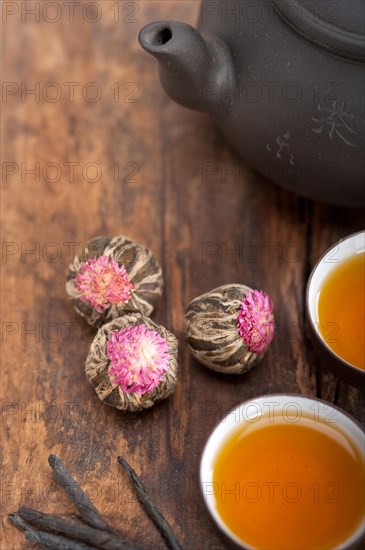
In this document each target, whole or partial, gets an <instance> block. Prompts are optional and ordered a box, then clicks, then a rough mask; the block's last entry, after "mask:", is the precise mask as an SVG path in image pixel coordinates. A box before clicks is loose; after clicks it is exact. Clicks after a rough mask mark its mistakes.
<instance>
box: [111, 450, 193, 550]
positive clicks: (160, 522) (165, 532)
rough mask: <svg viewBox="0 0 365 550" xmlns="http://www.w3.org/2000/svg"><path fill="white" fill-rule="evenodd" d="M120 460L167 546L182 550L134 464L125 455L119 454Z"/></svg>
mask: <svg viewBox="0 0 365 550" xmlns="http://www.w3.org/2000/svg"><path fill="white" fill-rule="evenodd" d="M118 462H119V464H120V465H121V466H122V467H123V469H124V471H125V472H126V473H127V476H128V478H129V479H130V481H131V483H132V485H133V488H134V490H135V492H136V494H137V496H138V498H139V500H140V502H141V504H142V506H143V507H144V509H145V510H146V512H147V514H148V515H149V516H150V518H151V519H152V521H153V523H154V524H155V525H156V527H157V528H158V530H159V531H160V533H161V535H162V537H163V539H164V540H165V542H166V544H167V546H168V547H169V548H170V549H171V550H182V549H181V546H180V544H179V542H178V541H177V539H176V537H175V535H174V533H173V532H172V529H171V527H170V525H169V524H168V523H167V521H166V519H165V518H164V516H163V515H162V513H161V512H160V510H159V509H158V508H156V506H155V505H154V503H153V502H152V500H151V498H150V496H149V495H148V493H147V490H146V488H145V486H144V484H143V482H142V480H141V479H140V477H139V476H138V474H137V473H136V472H135V470H133V468H132V466H130V465H129V464H128V462H127V461H126V459H125V458H124V457H123V456H118Z"/></svg>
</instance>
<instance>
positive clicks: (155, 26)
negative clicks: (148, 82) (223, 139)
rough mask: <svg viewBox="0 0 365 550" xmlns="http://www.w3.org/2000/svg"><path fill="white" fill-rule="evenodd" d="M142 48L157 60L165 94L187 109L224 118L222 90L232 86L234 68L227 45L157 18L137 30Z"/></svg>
mask: <svg viewBox="0 0 365 550" xmlns="http://www.w3.org/2000/svg"><path fill="white" fill-rule="evenodd" d="M139 42H140V44H141V46H142V48H143V49H144V50H146V51H147V52H148V53H150V54H151V55H153V56H154V57H155V58H156V59H157V61H158V62H159V74H160V80H161V84H162V86H163V88H164V89H165V91H166V93H167V94H168V95H169V96H170V97H171V98H172V99H174V100H175V101H176V102H177V103H180V104H181V105H183V106H185V107H189V108H190V109H195V110H198V111H205V112H208V113H210V114H213V115H216V116H219V117H223V116H226V115H227V114H228V112H229V110H230V105H229V103H228V102H226V101H225V100H224V99H223V98H224V94H222V93H221V92H222V89H223V87H224V89H233V88H234V86H235V76H234V75H235V71H234V67H233V62H232V58H231V54H230V51H229V49H228V47H227V45H226V44H225V43H224V42H223V41H222V40H221V39H220V38H218V37H217V36H214V35H210V36H207V37H206V38H203V37H202V35H201V34H200V33H199V32H198V31H197V30H195V29H194V28H193V27H191V26H190V25H187V24H186V23H181V22H179V21H159V22H156V23H150V24H149V25H146V26H145V27H144V28H143V29H142V30H141V32H140V33H139Z"/></svg>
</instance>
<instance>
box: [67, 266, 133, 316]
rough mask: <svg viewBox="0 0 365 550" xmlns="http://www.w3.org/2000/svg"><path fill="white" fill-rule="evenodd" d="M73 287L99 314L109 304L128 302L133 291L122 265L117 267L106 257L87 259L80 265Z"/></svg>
mask: <svg viewBox="0 0 365 550" xmlns="http://www.w3.org/2000/svg"><path fill="white" fill-rule="evenodd" d="M75 285H76V288H77V290H78V291H79V292H80V293H81V300H82V301H83V302H86V301H89V302H90V304H91V305H92V306H93V307H94V308H95V309H96V311H97V312H99V313H103V311H104V310H105V309H106V308H107V307H108V306H110V305H111V304H120V303H122V302H128V301H129V299H130V298H131V296H132V291H133V289H134V285H133V284H132V283H131V282H130V281H129V277H128V275H127V272H126V269H125V267H124V265H121V266H119V265H118V263H117V262H116V261H115V260H113V259H111V258H109V257H108V256H100V257H99V258H89V259H88V260H87V261H86V262H84V263H82V264H81V267H80V272H79V273H78V274H77V275H76V279H75Z"/></svg>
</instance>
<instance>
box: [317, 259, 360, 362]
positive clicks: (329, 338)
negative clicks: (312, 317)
mask: <svg viewBox="0 0 365 550" xmlns="http://www.w3.org/2000/svg"><path fill="white" fill-rule="evenodd" d="M317 308H318V309H317V315H318V322H319V332H320V334H321V336H322V338H323V339H324V341H325V342H326V344H327V345H328V346H329V347H330V348H331V349H332V350H333V351H334V352H335V353H336V354H337V355H339V356H340V357H342V359H345V360H346V361H347V362H348V363H350V364H351V365H354V366H355V367H358V368H359V369H365V252H361V253H360V254H354V255H353V256H352V257H350V258H348V259H346V260H343V261H342V262H340V263H339V264H338V265H337V266H336V267H335V268H334V269H333V270H332V271H331V273H329V275H328V276H327V278H326V279H325V281H324V282H323V285H322V287H321V290H320V292H319V296H318V306H317Z"/></svg>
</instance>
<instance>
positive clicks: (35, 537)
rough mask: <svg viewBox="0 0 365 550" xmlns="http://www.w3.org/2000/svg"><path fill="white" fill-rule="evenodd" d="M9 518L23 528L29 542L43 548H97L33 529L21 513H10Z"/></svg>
mask: <svg viewBox="0 0 365 550" xmlns="http://www.w3.org/2000/svg"><path fill="white" fill-rule="evenodd" d="M9 519H10V520H11V521H12V522H13V523H14V525H15V526H16V527H18V529H21V530H22V531H24V533H25V538H26V539H27V540H28V541H29V542H37V543H38V544H40V545H41V546H42V547H43V548H46V549H48V550H95V549H96V546H92V545H90V544H84V543H83V542H80V541H77V540H73V539H70V538H66V537H62V536H59V535H54V534H52V533H46V532H44V531H37V530H35V529H33V527H31V526H30V525H28V523H26V522H25V521H24V520H23V519H22V518H21V517H20V515H19V514H9Z"/></svg>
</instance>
